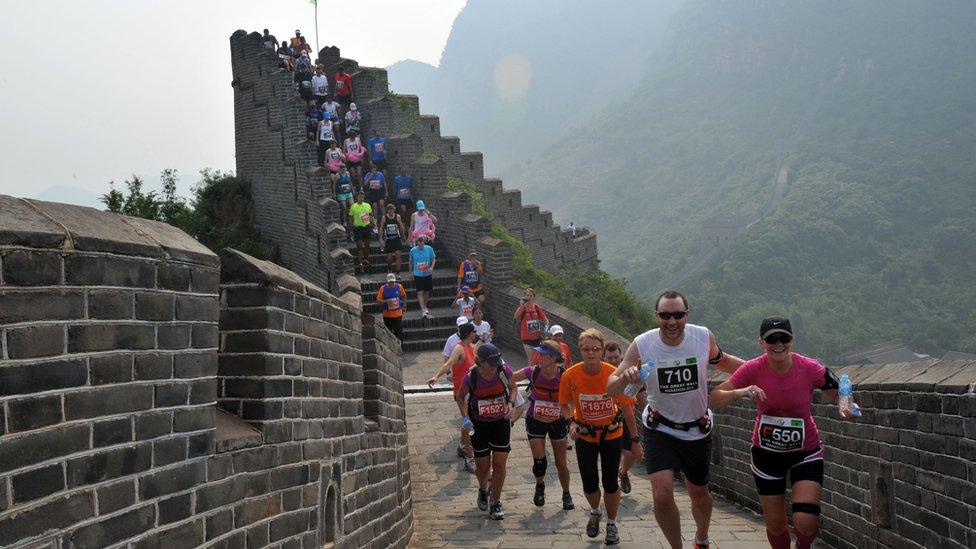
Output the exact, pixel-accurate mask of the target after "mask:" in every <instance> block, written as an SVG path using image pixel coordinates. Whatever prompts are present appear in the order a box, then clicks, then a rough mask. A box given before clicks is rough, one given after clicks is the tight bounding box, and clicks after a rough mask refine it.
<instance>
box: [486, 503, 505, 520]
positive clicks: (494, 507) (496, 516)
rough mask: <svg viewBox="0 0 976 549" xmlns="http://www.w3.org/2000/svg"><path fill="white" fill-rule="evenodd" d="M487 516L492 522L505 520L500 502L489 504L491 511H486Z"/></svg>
mask: <svg viewBox="0 0 976 549" xmlns="http://www.w3.org/2000/svg"><path fill="white" fill-rule="evenodd" d="M488 516H489V517H491V519H492V520H502V519H503V518H505V513H504V511H502V502H500V501H493V502H491V511H488Z"/></svg>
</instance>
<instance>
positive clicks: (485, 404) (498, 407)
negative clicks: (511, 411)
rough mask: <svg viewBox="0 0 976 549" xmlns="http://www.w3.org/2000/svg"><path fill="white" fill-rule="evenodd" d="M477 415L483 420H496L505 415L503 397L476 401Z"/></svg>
mask: <svg viewBox="0 0 976 549" xmlns="http://www.w3.org/2000/svg"><path fill="white" fill-rule="evenodd" d="M478 415H479V416H481V417H482V418H484V419H497V418H500V417H503V416H504V415H505V397H503V396H500V397H496V398H491V399H480V400H478Z"/></svg>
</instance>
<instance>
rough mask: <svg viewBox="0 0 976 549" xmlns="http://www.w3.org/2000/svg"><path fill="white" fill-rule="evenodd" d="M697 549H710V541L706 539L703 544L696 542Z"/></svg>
mask: <svg viewBox="0 0 976 549" xmlns="http://www.w3.org/2000/svg"><path fill="white" fill-rule="evenodd" d="M695 549H708V540H707V539H706V540H705V541H703V542H702V541H698V540H695Z"/></svg>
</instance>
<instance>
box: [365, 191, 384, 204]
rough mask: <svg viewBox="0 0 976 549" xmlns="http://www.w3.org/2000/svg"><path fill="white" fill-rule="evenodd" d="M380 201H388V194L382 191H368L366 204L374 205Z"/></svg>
mask: <svg viewBox="0 0 976 549" xmlns="http://www.w3.org/2000/svg"><path fill="white" fill-rule="evenodd" d="M380 200H386V193H384V192H383V190H382V189H380V190H377V191H374V190H372V189H366V202H369V203H370V204H372V203H374V202H379V201H380Z"/></svg>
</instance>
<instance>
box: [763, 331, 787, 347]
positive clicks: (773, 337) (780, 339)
mask: <svg viewBox="0 0 976 549" xmlns="http://www.w3.org/2000/svg"><path fill="white" fill-rule="evenodd" d="M763 341H765V342H766V343H769V344H770V345H775V344H777V343H789V342H791V341H793V336H791V335H789V334H783V333H778V334H769V335H768V336H766V337H764V338H763Z"/></svg>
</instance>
